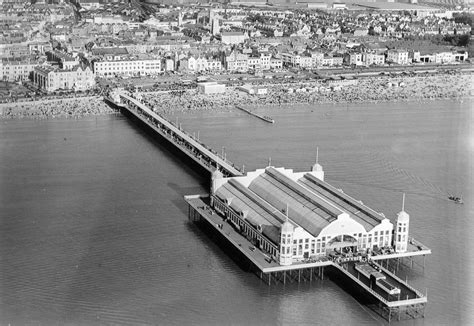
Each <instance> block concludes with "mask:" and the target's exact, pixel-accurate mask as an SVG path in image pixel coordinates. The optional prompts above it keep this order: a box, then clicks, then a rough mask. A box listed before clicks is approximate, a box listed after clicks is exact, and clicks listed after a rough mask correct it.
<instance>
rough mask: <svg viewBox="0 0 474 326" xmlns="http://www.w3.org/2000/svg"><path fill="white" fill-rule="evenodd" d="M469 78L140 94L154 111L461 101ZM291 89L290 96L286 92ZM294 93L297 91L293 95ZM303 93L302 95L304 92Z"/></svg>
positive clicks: (410, 78)
mask: <svg viewBox="0 0 474 326" xmlns="http://www.w3.org/2000/svg"><path fill="white" fill-rule="evenodd" d="M472 77H473V76H472V75H461V74H459V75H447V74H443V75H429V76H403V77H396V78H393V77H369V78H361V79H359V81H358V84H357V85H350V86H342V87H341V89H336V90H332V89H331V88H330V87H329V86H328V85H327V84H325V83H323V82H308V83H305V82H302V83H298V84H294V83H286V84H285V83H281V84H266V85H262V86H265V87H267V89H268V94H266V95H260V96H257V95H249V94H246V93H244V92H242V91H239V90H237V89H235V88H228V89H227V91H226V93H225V94H218V95H203V94H199V93H198V92H197V91H196V90H187V91H185V92H183V93H178V92H176V93H173V92H171V93H165V94H163V93H160V94H153V93H152V94H150V93H143V94H142V96H143V97H142V98H143V101H145V102H147V103H148V104H149V105H150V106H152V107H153V108H154V109H155V110H156V111H158V112H160V113H163V114H170V113H173V112H176V111H180V112H187V111H189V112H191V111H196V110H231V109H233V108H234V107H235V106H236V105H243V106H285V105H292V104H315V103H359V102H385V101H424V100H430V99H462V98H467V97H471V96H473V95H474V89H473V82H472ZM290 88H291V89H293V92H292V93H289V92H288V90H289V89H290ZM296 89H299V90H298V91H296ZM303 89H304V91H303Z"/></svg>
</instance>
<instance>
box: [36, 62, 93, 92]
mask: <svg viewBox="0 0 474 326" xmlns="http://www.w3.org/2000/svg"><path fill="white" fill-rule="evenodd" d="M33 83H34V85H36V86H37V87H38V88H40V89H43V90H45V91H46V92H54V91H57V90H74V91H85V90H89V89H92V88H93V87H94V86H95V75H94V73H93V72H92V70H91V69H90V67H88V66H82V65H78V66H75V67H74V68H72V69H61V68H59V67H52V66H37V67H35V69H34V71H33Z"/></svg>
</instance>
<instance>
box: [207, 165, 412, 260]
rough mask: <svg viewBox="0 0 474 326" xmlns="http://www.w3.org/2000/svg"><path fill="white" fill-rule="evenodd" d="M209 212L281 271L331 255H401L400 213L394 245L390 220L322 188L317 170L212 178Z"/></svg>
mask: <svg viewBox="0 0 474 326" xmlns="http://www.w3.org/2000/svg"><path fill="white" fill-rule="evenodd" d="M211 206H212V207H213V208H214V209H215V210H216V211H217V212H219V213H220V214H222V215H224V216H225V218H226V219H227V220H228V221H229V222H230V223H231V224H232V225H234V227H235V228H236V229H237V230H239V231H240V232H241V233H242V234H243V235H245V236H246V237H247V238H248V239H249V240H251V241H252V242H254V243H255V244H256V246H257V247H259V248H260V249H261V250H263V251H265V252H267V253H268V254H269V255H271V256H272V257H273V258H274V259H276V260H277V261H279V263H280V264H281V265H290V264H292V263H294V262H297V261H301V260H304V259H308V258H315V257H317V256H322V255H326V254H328V253H330V252H331V251H333V250H344V251H351V252H357V251H364V252H365V251H368V250H373V249H375V248H382V247H392V246H395V248H396V250H397V252H405V251H406V250H407V243H408V224H409V217H408V214H407V213H406V212H404V211H402V212H400V213H399V215H398V218H397V225H396V226H397V230H396V231H395V237H396V239H395V240H396V241H394V239H393V232H394V226H393V224H392V223H391V222H390V220H389V219H388V218H386V217H385V216H384V215H383V214H382V213H378V212H376V211H374V210H373V209H371V208H369V207H367V206H365V205H364V204H363V203H362V202H360V201H358V200H356V199H354V198H352V197H350V196H349V195H347V194H345V193H344V192H343V191H342V190H340V189H336V188H335V187H333V186H331V185H330V184H328V183H326V182H325V181H324V171H323V170H322V167H321V166H320V165H319V164H315V165H314V166H313V168H312V171H310V172H294V171H293V170H291V169H285V168H275V167H272V166H269V167H267V168H265V169H259V170H256V171H254V172H249V173H247V175H246V176H240V177H231V178H224V177H222V176H220V175H217V176H216V175H214V176H213V180H212V186H211Z"/></svg>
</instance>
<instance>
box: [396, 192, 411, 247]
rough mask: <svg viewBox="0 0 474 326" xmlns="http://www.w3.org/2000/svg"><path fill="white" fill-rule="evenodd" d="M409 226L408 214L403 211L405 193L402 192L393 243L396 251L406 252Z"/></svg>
mask: <svg viewBox="0 0 474 326" xmlns="http://www.w3.org/2000/svg"><path fill="white" fill-rule="evenodd" d="M409 226H410V215H408V213H407V212H405V194H403V201H402V211H401V212H400V213H398V215H397V223H396V225H395V232H394V233H395V234H394V237H393V245H394V247H395V251H396V252H406V251H407V247H408V228H409Z"/></svg>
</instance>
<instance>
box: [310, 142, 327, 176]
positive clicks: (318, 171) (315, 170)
mask: <svg viewBox="0 0 474 326" xmlns="http://www.w3.org/2000/svg"><path fill="white" fill-rule="evenodd" d="M318 160H319V147H316V163H315V164H314V165H313V166H312V167H311V172H312V174H313V175H314V176H315V177H316V178H318V179H319V180H321V181H324V171H323V167H322V166H321V164H319V162H318Z"/></svg>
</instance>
